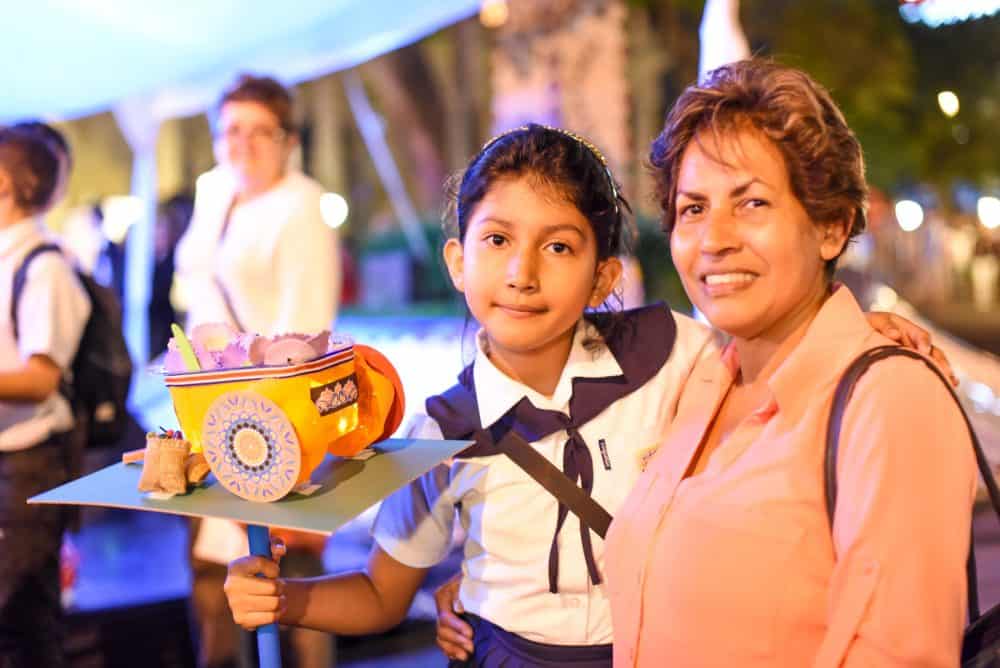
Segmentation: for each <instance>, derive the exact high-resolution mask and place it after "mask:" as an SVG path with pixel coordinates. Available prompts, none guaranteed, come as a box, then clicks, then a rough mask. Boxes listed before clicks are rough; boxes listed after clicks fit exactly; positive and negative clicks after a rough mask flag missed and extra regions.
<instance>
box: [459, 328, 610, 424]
mask: <svg viewBox="0 0 1000 668" xmlns="http://www.w3.org/2000/svg"><path fill="white" fill-rule="evenodd" d="M593 338H597V339H598V340H600V338H601V337H600V334H598V333H597V330H596V329H595V328H594V327H593V326H592V325H590V324H589V323H587V322H586V321H585V320H583V319H582V318H581V320H580V322H579V323H577V326H576V330H575V332H574V333H573V345H572V347H571V348H570V351H569V358H567V360H566V366H564V367H563V370H562V373H561V374H560V376H559V382H558V383H557V384H556V388H555V391H553V393H552V396H551V397H546V396H544V395H542V394H539V393H538V392H536V391H535V390H533V389H531V388H530V387H528V386H527V385H525V384H524V383H520V382H518V381H516V380H514V379H513V378H511V377H510V376H508V375H507V374H505V373H504V372H502V371H500V369H498V368H497V367H496V365H495V364H493V361H492V360H490V358H489V356H488V355H487V354H486V352H485V350H484V347H485V346H484V344H485V341H486V333H485V331H484V330H482V329H480V330H479V332H478V333H477V334H476V361H475V364H474V366H473V369H472V373H473V382H474V383H475V386H476V401H477V403H478V404H479V420H480V423H481V424H482V425H483V426H488V425H492V424H493V423H494V422H496V421H497V420H499V419H500V418H501V417H503V415H504V414H505V413H506V412H507V411H509V410H510V409H511V408H512V407H513V406H514V404H516V403H517V402H519V401H520V400H521V399H523V398H525V397H527V398H528V401H530V402H531V403H532V404H533V405H534V406H535V407H536V408H540V409H543V410H557V411H561V412H563V413H566V414H568V413H569V400H570V398H571V397H572V396H573V379H574V378H610V377H616V376H621V375H622V373H623V372H622V368H621V366H619V365H618V361H617V360H616V359H615V357H614V355H612V354H611V351H610V350H608V347H607V346H606V345H604V343H603V341H601V343H600V344H599V345H597V346H596V347H593V349H592V350H588V349H587V348H586V347H585V346H584V345H583V344H584V342H585V341H586V340H587V339H593Z"/></svg>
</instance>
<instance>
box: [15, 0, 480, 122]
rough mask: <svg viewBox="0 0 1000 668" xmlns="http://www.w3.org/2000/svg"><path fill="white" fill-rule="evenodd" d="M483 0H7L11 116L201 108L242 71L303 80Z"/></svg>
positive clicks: (388, 46)
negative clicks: (138, 105) (133, 106)
mask: <svg viewBox="0 0 1000 668" xmlns="http://www.w3.org/2000/svg"><path fill="white" fill-rule="evenodd" d="M479 4H480V3H479V1H478V0H294V1H293V2H288V1H285V2H274V1H272V0H210V1H209V2H205V1H204V0H32V1H31V2H11V3H6V6H5V7H4V26H5V28H6V29H5V31H4V33H5V34H4V39H3V40H0V62H3V63H4V67H3V69H2V70H0V89H2V90H3V96H2V98H0V121H12V120H16V119H19V118H27V117H43V118H50V119H51V118H57V119H62V118H72V117H75V116H81V115H86V114H90V113H94V112H98V111H104V110H106V109H108V108H111V107H112V106H115V105H116V104H118V103H119V102H121V101H122V100H124V99H128V98H134V97H140V98H143V99H144V100H145V101H148V102H149V103H150V104H152V107H153V111H154V114H155V116H156V117H157V118H160V119H163V118H169V117H172V116H178V115H185V114H192V113H197V112H199V111H201V110H203V109H205V108H206V107H207V106H208V105H209V104H210V103H211V101H212V100H214V99H215V96H217V95H218V92H219V90H220V88H221V87H222V86H223V85H224V84H225V83H228V82H229V81H230V80H231V79H232V78H233V76H234V75H235V74H236V73H238V72H243V71H257V72H266V73H269V74H272V75H274V76H276V77H278V78H279V79H281V80H283V81H285V82H286V83H297V82H299V81H304V80H307V79H311V78H315V77H318V76H320V75H323V74H327V73H329V72H333V71H335V70H338V69H343V68H346V67H352V66H354V65H357V64H359V63H362V62H364V61H366V60H369V59H371V58H374V57H376V56H378V55H380V54H383V53H386V52H388V51H391V50H393V49H396V48H399V47H400V46H404V45H406V44H409V43H411V42H413V41H416V40H418V39H420V38H421V37H424V36H426V35H428V34H430V33H432V32H434V31H436V30H438V29H440V28H442V27H444V26H447V25H449V24H451V23H453V22H455V21H458V20H460V19H463V18H466V17H468V16H470V15H472V14H474V13H475V12H476V11H477V10H478V8H479Z"/></svg>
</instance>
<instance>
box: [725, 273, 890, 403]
mask: <svg viewBox="0 0 1000 668" xmlns="http://www.w3.org/2000/svg"><path fill="white" fill-rule="evenodd" d="M873 333H874V330H873V329H872V328H871V325H869V324H868V320H867V318H865V314H864V312H863V311H862V310H861V307H860V306H858V302H857V300H855V299H854V295H853V294H851V291H850V290H848V289H847V288H845V287H843V286H837V287H836V288H834V291H833V293H832V294H831V295H830V296H829V297H828V298H827V300H826V302H824V304H823V306H822V307H820V310H819V313H817V314H816V317H815V318H814V319H813V321H812V323H811V324H810V325H809V328H808V329H807V330H806V333H805V336H803V337H802V340H801V341H799V343H798V345H797V346H795V349H794V350H793V351H792V352H791V354H789V355H788V357H787V358H785V361H784V362H782V363H781V365H780V366H779V367H778V368H777V369H776V370H775V372H774V373H773V374H772V375H771V377H770V379H769V380H768V381H767V385H768V387H769V388H770V390H771V398H770V399H769V401H767V402H766V403H765V404H764V405H763V406H761V407H760V408H759V409H758V410H757V411H755V412H754V415H756V416H758V417H760V418H763V419H765V420H766V419H768V418H770V417H771V416H772V415H774V414H775V413H776V412H777V411H778V410H779V408H785V409H787V408H789V407H790V406H796V405H799V404H801V403H805V402H809V401H811V400H812V398H813V397H814V396H815V395H816V392H817V391H819V390H820V389H821V388H822V387H824V386H826V385H829V384H833V383H836V382H837V380H838V379H839V378H840V375H841V373H842V372H843V370H844V369H845V368H846V367H847V365H848V363H849V362H850V360H851V359H852V358H853V357H854V356H855V355H856V354H857V351H858V346H859V345H860V344H862V343H863V342H864V340H865V339H866V338H867V337H868V336H870V335H872V334H873ZM722 362H723V364H724V365H725V368H726V370H727V371H728V372H729V375H730V378H731V379H735V378H736V375H737V374H738V373H739V355H738V354H737V352H736V346H735V345H733V343H732V342H730V344H729V345H727V346H726V349H725V350H724V351H723V353H722ZM807 387H808V388H810V391H803V388H807Z"/></svg>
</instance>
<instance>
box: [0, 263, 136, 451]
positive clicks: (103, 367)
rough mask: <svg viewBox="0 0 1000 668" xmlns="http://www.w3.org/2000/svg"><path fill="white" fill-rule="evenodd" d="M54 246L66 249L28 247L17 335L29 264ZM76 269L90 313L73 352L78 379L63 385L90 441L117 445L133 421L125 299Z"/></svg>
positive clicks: (20, 273) (18, 288)
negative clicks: (124, 328)
mask: <svg viewBox="0 0 1000 668" xmlns="http://www.w3.org/2000/svg"><path fill="white" fill-rule="evenodd" d="M50 251H52V252H56V253H61V252H62V251H61V249H60V248H59V246H57V245H55V244H52V243H43V244H41V245H39V246H37V247H35V248H33V249H32V250H31V251H29V252H28V254H27V255H26V256H25V257H24V261H23V262H22V263H21V266H20V267H18V269H17V271H16V272H15V273H14V283H13V291H12V296H11V300H10V316H11V323H12V324H13V326H14V338H15V339H16V338H17V306H18V302H19V301H20V299H21V293H22V292H23V291H24V285H25V281H27V278H28V267H29V265H30V264H31V261H32V260H33V259H35V258H36V257H37V256H39V255H41V254H42V253H47V252H50ZM74 270H75V271H76V276H77V278H78V279H79V281H80V283H81V284H82V285H83V288H84V290H86V292H87V297H88V298H89V299H90V317H89V318H88V319H87V324H86V325H85V327H84V330H83V335H82V336H81V337H80V346H79V348H77V351H76V357H74V358H73V364H72V370H73V379H72V382H71V383H63V384H62V387H60V391H61V392H62V393H63V394H64V395H65V396H66V398H67V399H68V400H69V401H70V403H71V404H72V405H73V408H74V413H75V414H76V416H77V417H78V418H79V419H81V420H82V421H83V423H84V424H83V425H81V426H82V427H83V428H85V429H86V435H87V447H101V446H109V445H114V444H115V443H117V442H118V441H119V440H120V439H121V438H122V436H123V435H124V433H125V428H126V425H127V424H128V415H127V413H126V407H125V400H126V397H127V396H128V389H129V383H130V381H131V379H132V358H131V357H130V356H129V353H128V348H127V347H126V345H125V337H124V335H123V334H122V309H121V304H120V303H119V301H118V295H116V294H115V292H114V290H112V289H111V288H107V287H105V286H103V285H100V284H99V283H97V282H96V281H95V280H94V279H93V278H92V277H91V276H89V275H87V274H85V273H84V272H82V271H80V270H79V269H78V268H75V267H74Z"/></svg>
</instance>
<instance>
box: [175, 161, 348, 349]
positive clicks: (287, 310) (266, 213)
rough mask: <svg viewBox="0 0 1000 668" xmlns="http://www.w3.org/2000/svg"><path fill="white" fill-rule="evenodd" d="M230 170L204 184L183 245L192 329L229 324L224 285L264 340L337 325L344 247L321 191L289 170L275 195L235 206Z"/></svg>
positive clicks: (181, 276) (180, 285)
mask: <svg viewBox="0 0 1000 668" xmlns="http://www.w3.org/2000/svg"><path fill="white" fill-rule="evenodd" d="M234 194H235V181H234V180H233V178H232V176H231V175H230V174H229V172H228V170H226V169H224V168H221V167H216V168H214V169H212V170H211V171H209V172H206V173H205V174H203V175H202V176H201V177H200V178H199V179H198V188H197V192H196V194H195V208H194V214H193V216H192V218H191V225H190V226H189V227H188V230H187V232H186V233H185V234H184V236H183V238H182V239H181V240H180V242H179V244H178V246H177V274H176V281H177V283H176V288H177V291H178V296H179V301H180V302H182V303H181V304H178V306H181V307H182V308H186V310H187V312H188V319H187V327H188V328H191V327H193V326H195V325H199V324H202V323H206V322H229V323H230V324H233V325H236V323H235V322H233V320H232V318H231V317H230V315H229V309H228V308H227V307H226V304H225V301H224V299H223V296H222V291H221V290H220V288H219V283H218V282H217V279H218V281H220V282H221V284H222V286H223V287H224V289H225V291H226V292H227V293H228V295H229V299H230V301H231V302H232V308H233V310H234V311H235V312H236V315H237V317H238V318H239V321H240V324H241V325H242V326H243V327H244V328H245V329H246V330H247V331H252V332H257V333H259V334H263V335H272V334H280V333H283V332H318V331H320V330H323V329H328V328H330V327H331V323H332V322H333V319H334V316H335V315H336V311H337V305H338V303H339V300H340V281H341V276H340V274H341V268H340V250H339V243H338V240H337V234H336V232H335V231H334V230H333V229H331V228H330V227H329V226H327V225H326V224H325V223H324V222H323V217H322V216H321V215H320V205H319V199H320V195H322V194H323V190H322V188H321V186H320V185H319V184H318V183H317V182H316V181H314V180H312V179H310V178H309V177H308V176H306V175H304V174H302V173H301V172H298V171H294V170H289V171H288V173H287V174H285V176H284V177H283V178H282V180H281V181H280V182H279V183H278V184H277V185H275V186H274V187H273V188H271V189H270V190H268V191H267V192H265V193H263V194H261V195H258V196H257V197H254V198H253V199H251V200H248V201H246V202H243V203H241V204H239V205H237V206H236V207H234V208H233V210H232V213H231V214H230V221H229V227H228V228H227V229H226V231H225V236H224V237H223V236H222V228H223V223H224V222H225V220H226V213H227V211H228V210H229V207H230V204H231V203H232V201H233V197H234Z"/></svg>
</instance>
